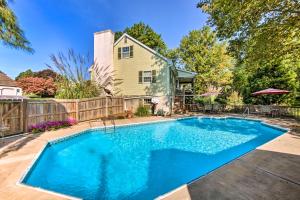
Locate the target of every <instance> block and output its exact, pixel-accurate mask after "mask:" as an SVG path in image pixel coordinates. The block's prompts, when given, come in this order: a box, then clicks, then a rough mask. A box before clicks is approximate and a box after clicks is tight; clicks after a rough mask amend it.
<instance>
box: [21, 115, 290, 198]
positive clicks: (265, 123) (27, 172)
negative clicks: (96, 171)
mask: <svg viewBox="0 0 300 200" xmlns="http://www.w3.org/2000/svg"><path fill="white" fill-rule="evenodd" d="M192 118H208V119H240V120H248V121H256V122H260V123H261V124H262V125H264V126H267V127H270V128H274V129H277V130H281V131H285V132H284V133H283V134H282V135H284V134H287V133H288V132H290V128H284V127H281V126H278V125H274V124H269V123H267V122H265V120H262V119H253V118H247V117H237V116H231V115H228V116H224V117H216V116H203V115H194V116H187V117H177V118H169V119H164V120H156V121H147V122H135V123H127V124H119V125H115V126H113V125H110V126H106V127H103V126H96V127H90V128H87V129H85V130H82V131H77V132H74V133H71V134H69V135H65V136H61V137H57V138H55V139H52V140H49V141H45V142H46V144H44V146H43V147H42V149H41V150H40V151H39V152H38V153H37V154H36V155H35V156H34V158H33V160H32V161H31V163H30V164H29V165H28V167H27V168H26V170H25V171H24V173H22V176H21V178H20V179H19V180H18V181H17V183H16V185H17V186H21V187H27V188H31V189H34V190H37V191H42V192H45V193H48V194H52V195H56V196H59V197H63V198H67V199H72V200H82V199H81V198H78V197H74V196H71V195H67V194H63V193H59V192H55V191H52V190H47V189H43V188H40V187H34V186H31V185H28V184H25V183H23V181H24V179H25V178H26V177H27V176H28V175H29V172H30V170H31V169H32V168H33V167H34V165H35V164H36V163H37V161H38V159H39V158H40V156H41V155H42V153H43V152H44V151H45V150H46V148H47V147H48V146H49V145H50V146H51V145H52V144H56V143H59V142H63V141H65V140H68V139H71V138H74V137H78V136H80V135H83V134H87V133H88V132H89V131H90V130H104V129H111V128H117V127H128V126H129V127H130V126H137V125H143V124H157V123H164V122H171V121H178V120H184V119H192ZM276 138H277V137H276ZM276 138H274V139H272V140H270V141H268V142H267V143H269V142H271V141H273V140H275V139H276ZM267 143H264V144H262V145H265V144H267ZM262 145H260V146H262ZM260 146H258V147H256V148H255V149H253V150H251V151H249V152H247V153H245V154H243V155H241V156H240V157H238V158H236V159H234V160H238V159H240V158H241V157H244V156H246V155H247V154H248V153H250V152H252V151H254V150H256V149H257V148H259V147H260ZM234 160H231V161H229V162H227V163H225V164H224V165H222V166H220V167H218V168H216V169H215V170H212V171H211V172H209V173H207V174H205V175H203V176H201V177H198V178H196V179H194V180H192V181H190V182H188V183H185V184H183V185H180V186H178V187H177V188H175V189H173V190H170V191H169V192H167V193H164V194H162V195H160V196H157V197H156V198H155V199H154V200H161V199H162V198H164V197H167V196H168V195H170V194H172V193H174V192H176V191H177V190H179V189H181V188H182V187H184V186H187V185H189V184H191V183H192V182H195V181H197V180H199V179H200V178H203V177H205V176H207V175H209V174H210V173H213V172H214V171H216V170H218V169H220V168H221V167H223V166H226V165H228V164H230V163H231V162H233V161H234Z"/></svg>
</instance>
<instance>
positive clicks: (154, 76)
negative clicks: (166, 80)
mask: <svg viewBox="0 0 300 200" xmlns="http://www.w3.org/2000/svg"><path fill="white" fill-rule="evenodd" d="M152 83H156V70H152Z"/></svg>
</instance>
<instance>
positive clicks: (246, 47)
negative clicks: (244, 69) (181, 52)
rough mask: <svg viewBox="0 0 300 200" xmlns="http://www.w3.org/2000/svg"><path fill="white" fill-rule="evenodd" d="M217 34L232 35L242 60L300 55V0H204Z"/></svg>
mask: <svg viewBox="0 0 300 200" xmlns="http://www.w3.org/2000/svg"><path fill="white" fill-rule="evenodd" d="M198 7H200V8H201V9H202V10H203V11H204V12H205V13H207V14H209V15H210V17H209V21H208V22H209V24H210V25H211V26H213V27H216V31H217V36H218V37H219V38H221V39H230V49H231V51H232V52H233V54H234V55H235V56H236V57H237V58H238V59H239V60H245V59H248V60H250V61H251V62H256V61H258V62H260V61H263V60H274V59H277V58H278V57H283V56H290V57H293V58H294V59H299V58H300V39H299V38H300V2H299V1H298V0H271V1H270V0H252V1H227V0H202V1H200V3H199V4H198Z"/></svg>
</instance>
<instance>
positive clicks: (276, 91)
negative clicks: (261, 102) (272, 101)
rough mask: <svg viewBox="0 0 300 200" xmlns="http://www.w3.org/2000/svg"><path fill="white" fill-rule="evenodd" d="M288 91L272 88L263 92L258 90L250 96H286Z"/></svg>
mask: <svg viewBox="0 0 300 200" xmlns="http://www.w3.org/2000/svg"><path fill="white" fill-rule="evenodd" d="M288 93H290V91H288V90H279V89H274V88H268V89H265V90H260V91H257V92H254V93H252V95H263V94H288Z"/></svg>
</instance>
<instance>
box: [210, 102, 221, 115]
mask: <svg viewBox="0 0 300 200" xmlns="http://www.w3.org/2000/svg"><path fill="white" fill-rule="evenodd" d="M212 110H213V112H216V113H219V112H221V105H220V104H213V106H212Z"/></svg>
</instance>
